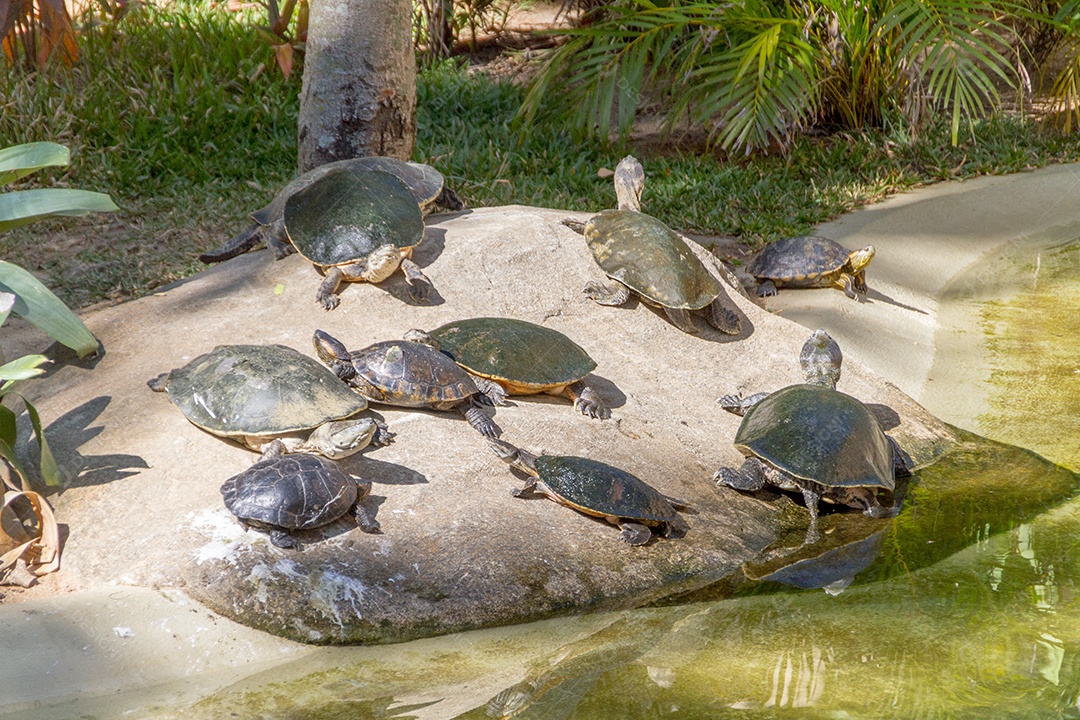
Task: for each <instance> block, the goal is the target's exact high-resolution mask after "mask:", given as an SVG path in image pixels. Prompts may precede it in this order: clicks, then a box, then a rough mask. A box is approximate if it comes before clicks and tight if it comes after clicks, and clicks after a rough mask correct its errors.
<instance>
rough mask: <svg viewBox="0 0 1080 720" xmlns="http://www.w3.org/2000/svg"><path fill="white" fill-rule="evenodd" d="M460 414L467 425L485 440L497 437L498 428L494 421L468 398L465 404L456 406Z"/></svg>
mask: <svg viewBox="0 0 1080 720" xmlns="http://www.w3.org/2000/svg"><path fill="white" fill-rule="evenodd" d="M457 410H458V412H460V413H461V414H462V415H463V416H464V417H465V419H466V420H468V422H469V424H470V425H472V426H473V427H474V428H476V429H477V430H478V431H479V432H480V434H481V435H483V436H484V437H486V438H497V437H499V428H498V426H497V425H495V421H494V420H492V419H491V418H490V417H488V415H487V413H486V412H484V410H483V409H482V408H481V407H480V406H479V405H478V404H477V402H476V401H475V400H473V399H472V397H471V396H470V397H469V398H468V399H467V400H466V401H465V402H462V403H459V404H458V405H457Z"/></svg>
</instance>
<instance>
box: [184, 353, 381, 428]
mask: <svg viewBox="0 0 1080 720" xmlns="http://www.w3.org/2000/svg"><path fill="white" fill-rule="evenodd" d="M164 382H165V390H166V392H168V394H169V399H170V400H172V401H173V403H175V404H176V406H177V407H178V408H180V410H181V411H182V412H183V413H184V415H185V416H187V419H188V420H190V421H191V422H192V423H194V424H195V425H198V426H199V427H201V428H202V429H204V430H207V431H208V432H211V433H214V434H215V435H221V436H224V437H241V436H255V437H272V436H275V435H283V434H286V433H290V432H297V431H301V430H310V429H312V428H315V427H318V426H319V425H322V424H323V423H325V422H328V421H331V420H341V419H344V418H347V417H350V416H352V415H355V414H356V413H358V412H360V411H361V410H364V409H365V408H367V401H366V400H365V399H364V398H363V397H361V396H359V395H357V394H356V393H354V392H353V391H352V390H350V389H349V386H348V385H346V384H345V383H343V382H342V381H341V380H340V379H339V378H338V377H337V376H336V375H334V373H333V372H331V371H330V370H328V369H327V368H326V367H324V366H323V365H321V364H320V363H319V362H318V361H316V360H314V359H312V358H309V357H307V356H306V355H302V354H300V353H299V352H297V351H296V350H293V349H292V348H289V347H285V346H284V345H219V346H217V347H216V348H214V350H213V351H211V352H209V353H206V354H205V355H200V356H199V357H197V358H195V359H194V360H192V361H191V362H189V363H188V364H187V365H185V366H183V367H181V368H177V369H175V370H172V371H170V372H169V373H168V375H167V376H166V378H165V381H164Z"/></svg>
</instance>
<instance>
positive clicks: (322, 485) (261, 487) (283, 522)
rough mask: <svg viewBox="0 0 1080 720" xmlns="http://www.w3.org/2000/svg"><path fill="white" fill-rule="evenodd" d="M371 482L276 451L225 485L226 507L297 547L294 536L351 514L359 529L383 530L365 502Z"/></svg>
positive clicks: (280, 542) (312, 458)
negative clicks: (298, 532)
mask: <svg viewBox="0 0 1080 720" xmlns="http://www.w3.org/2000/svg"><path fill="white" fill-rule="evenodd" d="M370 491H371V484H370V483H367V482H362V481H359V480H357V479H355V478H352V477H350V476H349V475H347V474H345V472H343V471H342V470H341V468H339V467H338V466H337V464H336V463H334V462H331V461H330V460H326V459H324V458H321V457H318V456H317V455H308V454H306V453H299V454H295V455H283V454H280V452H276V451H272V452H269V453H267V454H266V455H264V456H263V457H262V459H260V460H259V461H258V462H257V463H255V464H254V465H252V466H251V467H249V468H248V469H247V470H245V471H243V472H242V473H239V474H238V475H234V476H232V477H231V478H229V479H228V480H226V481H225V482H224V484H223V485H222V486H221V494H222V496H223V497H224V500H225V507H227V508H228V509H229V512H231V513H232V514H233V515H235V516H236V518H237V520H239V521H240V523H241V524H242V525H243V526H244V527H245V529H246V528H249V527H253V528H257V529H259V530H265V531H266V532H267V533H268V534H269V536H270V542H271V543H273V544H274V545H275V546H277V547H279V548H296V549H299V547H300V542H299V540H298V539H297V538H296V537H295V535H293V533H294V532H296V531H298V530H311V529H313V528H317V527H322V526H323V525H328V524H330V523H332V522H334V521H335V520H337V519H338V518H340V517H342V516H343V515H345V513H348V512H352V513H353V516H354V517H355V518H356V521H357V524H358V525H359V526H360V529H361V530H363V531H364V532H366V533H374V532H378V531H379V523H378V522H376V520H375V518H374V516H373V515H372V514H371V511H370V510H368V509H367V508H365V507H364V506H363V504H362V502H361V501H362V500H363V498H364V497H366V496H367V494H368V493H369V492H370Z"/></svg>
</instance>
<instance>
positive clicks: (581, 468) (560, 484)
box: [491, 440, 689, 545]
mask: <svg viewBox="0 0 1080 720" xmlns="http://www.w3.org/2000/svg"><path fill="white" fill-rule="evenodd" d="M491 449H492V450H494V451H495V454H496V455H498V456H499V458H500V459H501V460H502V461H503V462H505V463H507V464H508V465H510V466H511V467H515V468H517V469H518V470H520V471H522V472H524V473H526V474H527V475H529V479H528V480H527V481H526V482H525V485H524V486H523V487H521V488H519V489H515V490H513V491H512V494H513V496H514V497H519V498H525V497H529V495H530V494H532V492H533V491H534V490H536V491H538V492H539V493H540V494H541V495H543V496H544V497H546V498H548V499H550V500H552V501H554V502H557V503H559V504H560V505H565V506H566V507H569V508H573V509H574V510H577V511H578V512H582V513H584V514H586V515H592V516H593V517H599V518H603V519H605V520H607V521H608V522H609V523H611V524H612V525H617V526H618V527H619V528H620V530H622V533H621V535H622V539H623V540H624V541H625V542H627V543H629V544H630V545H644V544H645V543H647V542H649V539H650V538H651V537H652V533H653V530H654V529H655V530H656V531H657V532H659V533H660V534H661V535H663V536H664V537H682V536H683V535H684V534H685V533H686V531H687V530H688V529H689V528H688V526H687V524H686V521H685V520H683V518H682V516H681V515H679V513H678V512H677V510H680V509H683V510H685V509H686V506H685V504H683V503H682V502H680V501H678V500H675V499H674V498H669V497H668V496H666V495H663V494H661V493H660V492H659V491H658V490H656V489H655V488H654V487H652V486H651V485H649V484H647V483H646V482H644V481H643V480H640V479H639V478H637V477H636V476H634V475H631V474H630V473H628V472H626V471H625V470H620V469H618V468H615V467H612V466H610V465H605V464H604V463H602V462H597V461H596V460H589V459H588V458H580V457H573V456H569V455H567V456H563V455H541V456H539V457H537V456H535V455H533V454H532V453H529V452H526V451H525V450H522V449H520V448H517V447H515V446H513V445H511V444H510V443H508V442H506V441H504V440H494V441H491Z"/></svg>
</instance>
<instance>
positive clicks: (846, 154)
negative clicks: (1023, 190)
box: [0, 3, 1080, 307]
mask: <svg viewBox="0 0 1080 720" xmlns="http://www.w3.org/2000/svg"><path fill="white" fill-rule="evenodd" d="M257 20H258V16H257V15H253V14H248V15H236V14H230V13H226V12H224V11H222V10H209V9H206V8H204V7H202V6H201V5H185V4H183V3H174V4H173V5H170V9H159V10H155V9H153V8H152V7H145V6H144V7H141V8H139V9H138V10H137V11H135V12H134V13H132V14H131V15H129V16H128V18H126V19H125V20H124V21H123V22H122V23H120V25H119V27H118V28H115V30H114V31H113V32H111V33H109V32H106V31H105V29H108V26H104V29H102V28H99V29H97V30H92V31H91V30H88V31H86V32H84V33H83V34H82V58H81V60H80V62H79V64H78V65H77V66H76V67H75V68H71V69H64V68H50V69H48V70H46V71H43V72H41V73H37V74H34V73H27V72H26V71H23V70H21V69H18V68H11V67H0V107H2V113H0V146H7V145H12V144H16V143H21V142H30V141H34V140H53V141H56V142H60V143H63V144H65V145H68V146H69V147H71V148H72V151H73V152H72V157H73V159H72V165H71V166H70V168H68V169H67V170H66V171H61V170H54V171H47V172H43V173H39V174H35V175H34V176H32V178H28V179H29V180H32V181H33V182H37V183H43V184H46V185H63V186H70V187H80V188H85V189H92V190H99V191H103V192H108V193H110V194H111V195H112V197H113V199H114V200H116V202H117V203H118V204H119V205H120V206H121V208H122V210H123V211H122V212H120V213H114V214H113V215H112V216H96V217H92V218H88V219H80V220H71V221H64V222H60V221H54V222H49V223H43V224H37V225H34V226H31V227H28V228H24V229H20V230H18V231H15V232H11V233H7V234H5V235H2V236H0V255H2V256H3V257H4V258H5V259H8V260H11V261H14V262H18V263H20V264H22V265H24V266H25V267H27V268H28V269H30V270H32V271H34V272H35V273H37V274H38V275H39V276H40V277H42V278H43V279H44V280H45V281H46V282H48V283H49V284H50V285H51V286H52V287H54V288H55V289H56V290H57V292H58V294H59V295H60V296H61V297H62V298H63V299H64V300H65V301H67V302H68V303H69V304H71V305H73V306H75V307H81V306H85V305H88V304H91V303H94V302H97V301H100V300H102V299H106V298H112V299H122V298H128V297H133V296H139V295H143V294H145V293H147V292H150V291H151V290H152V289H153V288H155V287H157V286H159V285H161V284H163V283H165V282H169V281H172V280H175V279H177V278H180V277H184V276H186V275H188V274H191V273H192V272H195V271H197V270H198V269H200V268H201V267H202V266H201V265H200V264H199V263H198V262H197V261H196V260H195V259H194V258H195V255H196V254H197V253H198V252H200V251H202V250H205V249H208V248H211V247H214V246H216V245H218V244H219V243H220V242H221V241H223V240H224V239H226V238H227V237H228V236H229V235H231V234H233V233H235V232H237V231H239V230H240V229H241V228H242V226H243V225H244V222H245V220H244V216H245V215H246V213H247V212H248V211H250V210H253V209H255V208H257V207H259V206H261V205H262V204H264V203H266V202H267V201H269V199H270V198H271V197H272V196H273V194H274V191H275V190H276V189H277V188H278V187H280V186H281V185H282V184H284V183H285V182H286V181H287V180H288V179H289V178H290V177H291V176H292V175H293V173H294V171H295V162H296V118H297V109H298V99H297V96H298V94H299V90H300V80H299V77H298V76H296V75H294V77H293V78H292V79H291V80H286V79H284V78H283V77H282V76H281V74H280V73H279V72H278V71H277V69H276V68H275V67H274V64H273V62H274V61H273V54H272V52H271V50H270V48H269V47H268V46H267V45H266V43H265V42H264V41H263V40H262V39H261V38H260V37H259V36H258V34H257V33H256V32H255V31H254V30H253V29H252V27H251V24H252V23H253V22H256V21H257ZM418 95H419V97H418V100H419V112H418V125H419V137H418V140H417V147H416V152H415V157H416V158H417V159H420V160H424V161H427V162H430V163H432V164H433V165H435V166H436V167H438V168H439V169H440V170H442V171H443V172H444V173H445V174H446V175H447V176H448V178H449V179H450V182H451V184H452V185H453V186H454V187H455V188H456V189H457V190H458V192H459V193H460V194H461V195H462V196H463V197H464V198H465V200H466V202H467V203H468V204H470V205H471V206H474V207H476V206H482V205H498V204H510V203H519V204H525V205H538V206H545V207H558V208H568V209H577V210H592V209H600V208H604V207H610V206H612V205H613V204H614V193H613V191H612V188H611V181H610V180H604V179H600V178H598V177H597V170H598V169H599V168H601V167H608V168H613V167H614V166H615V165H616V164H617V162H618V160H619V158H620V157H622V155H624V154H626V153H627V152H634V153H635V154H637V155H638V156H639V157H640V158H641V159H642V160H643V161H644V164H645V168H646V171H647V173H648V184H647V187H646V191H645V197H644V198H643V201H644V203H645V206H646V209H647V210H648V211H649V212H651V213H653V214H655V215H657V216H659V217H661V218H662V219H664V220H665V221H667V222H668V223H670V224H672V225H674V226H676V227H679V228H681V229H685V230H688V231H691V232H698V233H702V234H731V235H737V236H738V237H739V239H740V240H742V241H743V242H745V243H746V244H747V245H748V246H751V247H756V246H759V245H761V244H763V243H765V242H767V241H769V240H772V239H775V238H778V237H782V236H784V235H790V234H795V233H803V232H806V231H807V230H809V229H810V228H811V227H812V226H813V225H814V224H816V223H819V222H822V221H824V220H827V219H829V218H832V217H835V216H836V215H838V214H840V213H843V212H846V211H848V210H851V209H853V208H856V207H858V206H860V205H863V204H865V203H868V202H873V201H875V200H878V199H880V198H882V197H884V196H886V195H888V194H890V193H895V192H898V191H902V190H904V189H906V188H910V187H913V186H916V185H920V184H925V183H929V182H935V181H938V180H942V179H947V178H953V177H972V176H975V175H981V174H987V173H1004V172H1014V171H1019V170H1023V169H1026V168H1031V167H1037V166H1041V165H1045V164H1048V163H1052V162H1064V161H1072V160H1077V159H1080V148H1078V144H1077V143H1076V141H1075V139H1074V138H1072V137H1066V136H1062V135H1060V134H1058V133H1057V132H1054V131H1045V132H1044V131H1042V130H1040V128H1039V127H1038V126H1037V125H1036V124H1034V123H1031V122H1023V121H1021V120H1018V119H1006V118H997V119H994V120H991V121H988V122H984V123H981V124H980V125H978V127H977V136H976V138H974V140H972V139H970V138H969V139H968V140H967V141H966V142H963V143H961V144H960V145H959V146H957V147H952V146H950V144H949V142H948V128H946V127H944V126H943V127H940V128H937V129H932V130H930V131H926V132H924V133H923V134H922V135H921V136H920V137H919V138H917V139H912V138H909V137H907V136H906V135H905V134H904V133H903V132H902V131H895V132H892V133H889V132H879V133H875V134H867V135H863V136H853V135H834V136H829V137H821V138H811V139H804V140H802V141H800V142H799V143H798V144H796V145H795V146H794V147H793V148H792V149H791V151H790V152H789V153H788V154H787V155H785V156H773V157H754V158H750V159H746V158H737V159H724V158H718V157H717V156H714V155H708V154H705V155H693V154H688V153H679V152H677V151H675V150H673V149H670V148H669V149H666V150H665V151H663V152H659V153H657V152H649V151H646V150H644V149H641V148H635V147H634V146H633V145H629V146H626V145H624V146H619V145H614V144H611V145H603V144H598V143H595V142H580V141H576V140H574V139H573V138H574V136H573V135H572V134H571V133H570V132H569V131H563V130H561V129H559V128H555V127H534V128H533V129H531V130H530V131H529V133H528V134H527V135H524V134H521V133H519V132H518V131H517V129H516V125H515V113H516V112H517V109H518V107H519V105H520V103H521V100H522V98H523V95H524V93H523V90H521V89H520V88H516V87H514V86H512V85H509V84H496V83H494V82H492V81H490V80H488V79H486V78H485V77H484V76H481V75H469V74H467V73H465V72H464V71H462V70H458V69H456V68H455V67H454V66H453V65H452V64H449V63H448V64H444V65H442V66H439V67H436V68H434V69H432V70H429V71H427V72H426V73H425V74H424V75H422V76H421V78H420V82H419V88H418Z"/></svg>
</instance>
